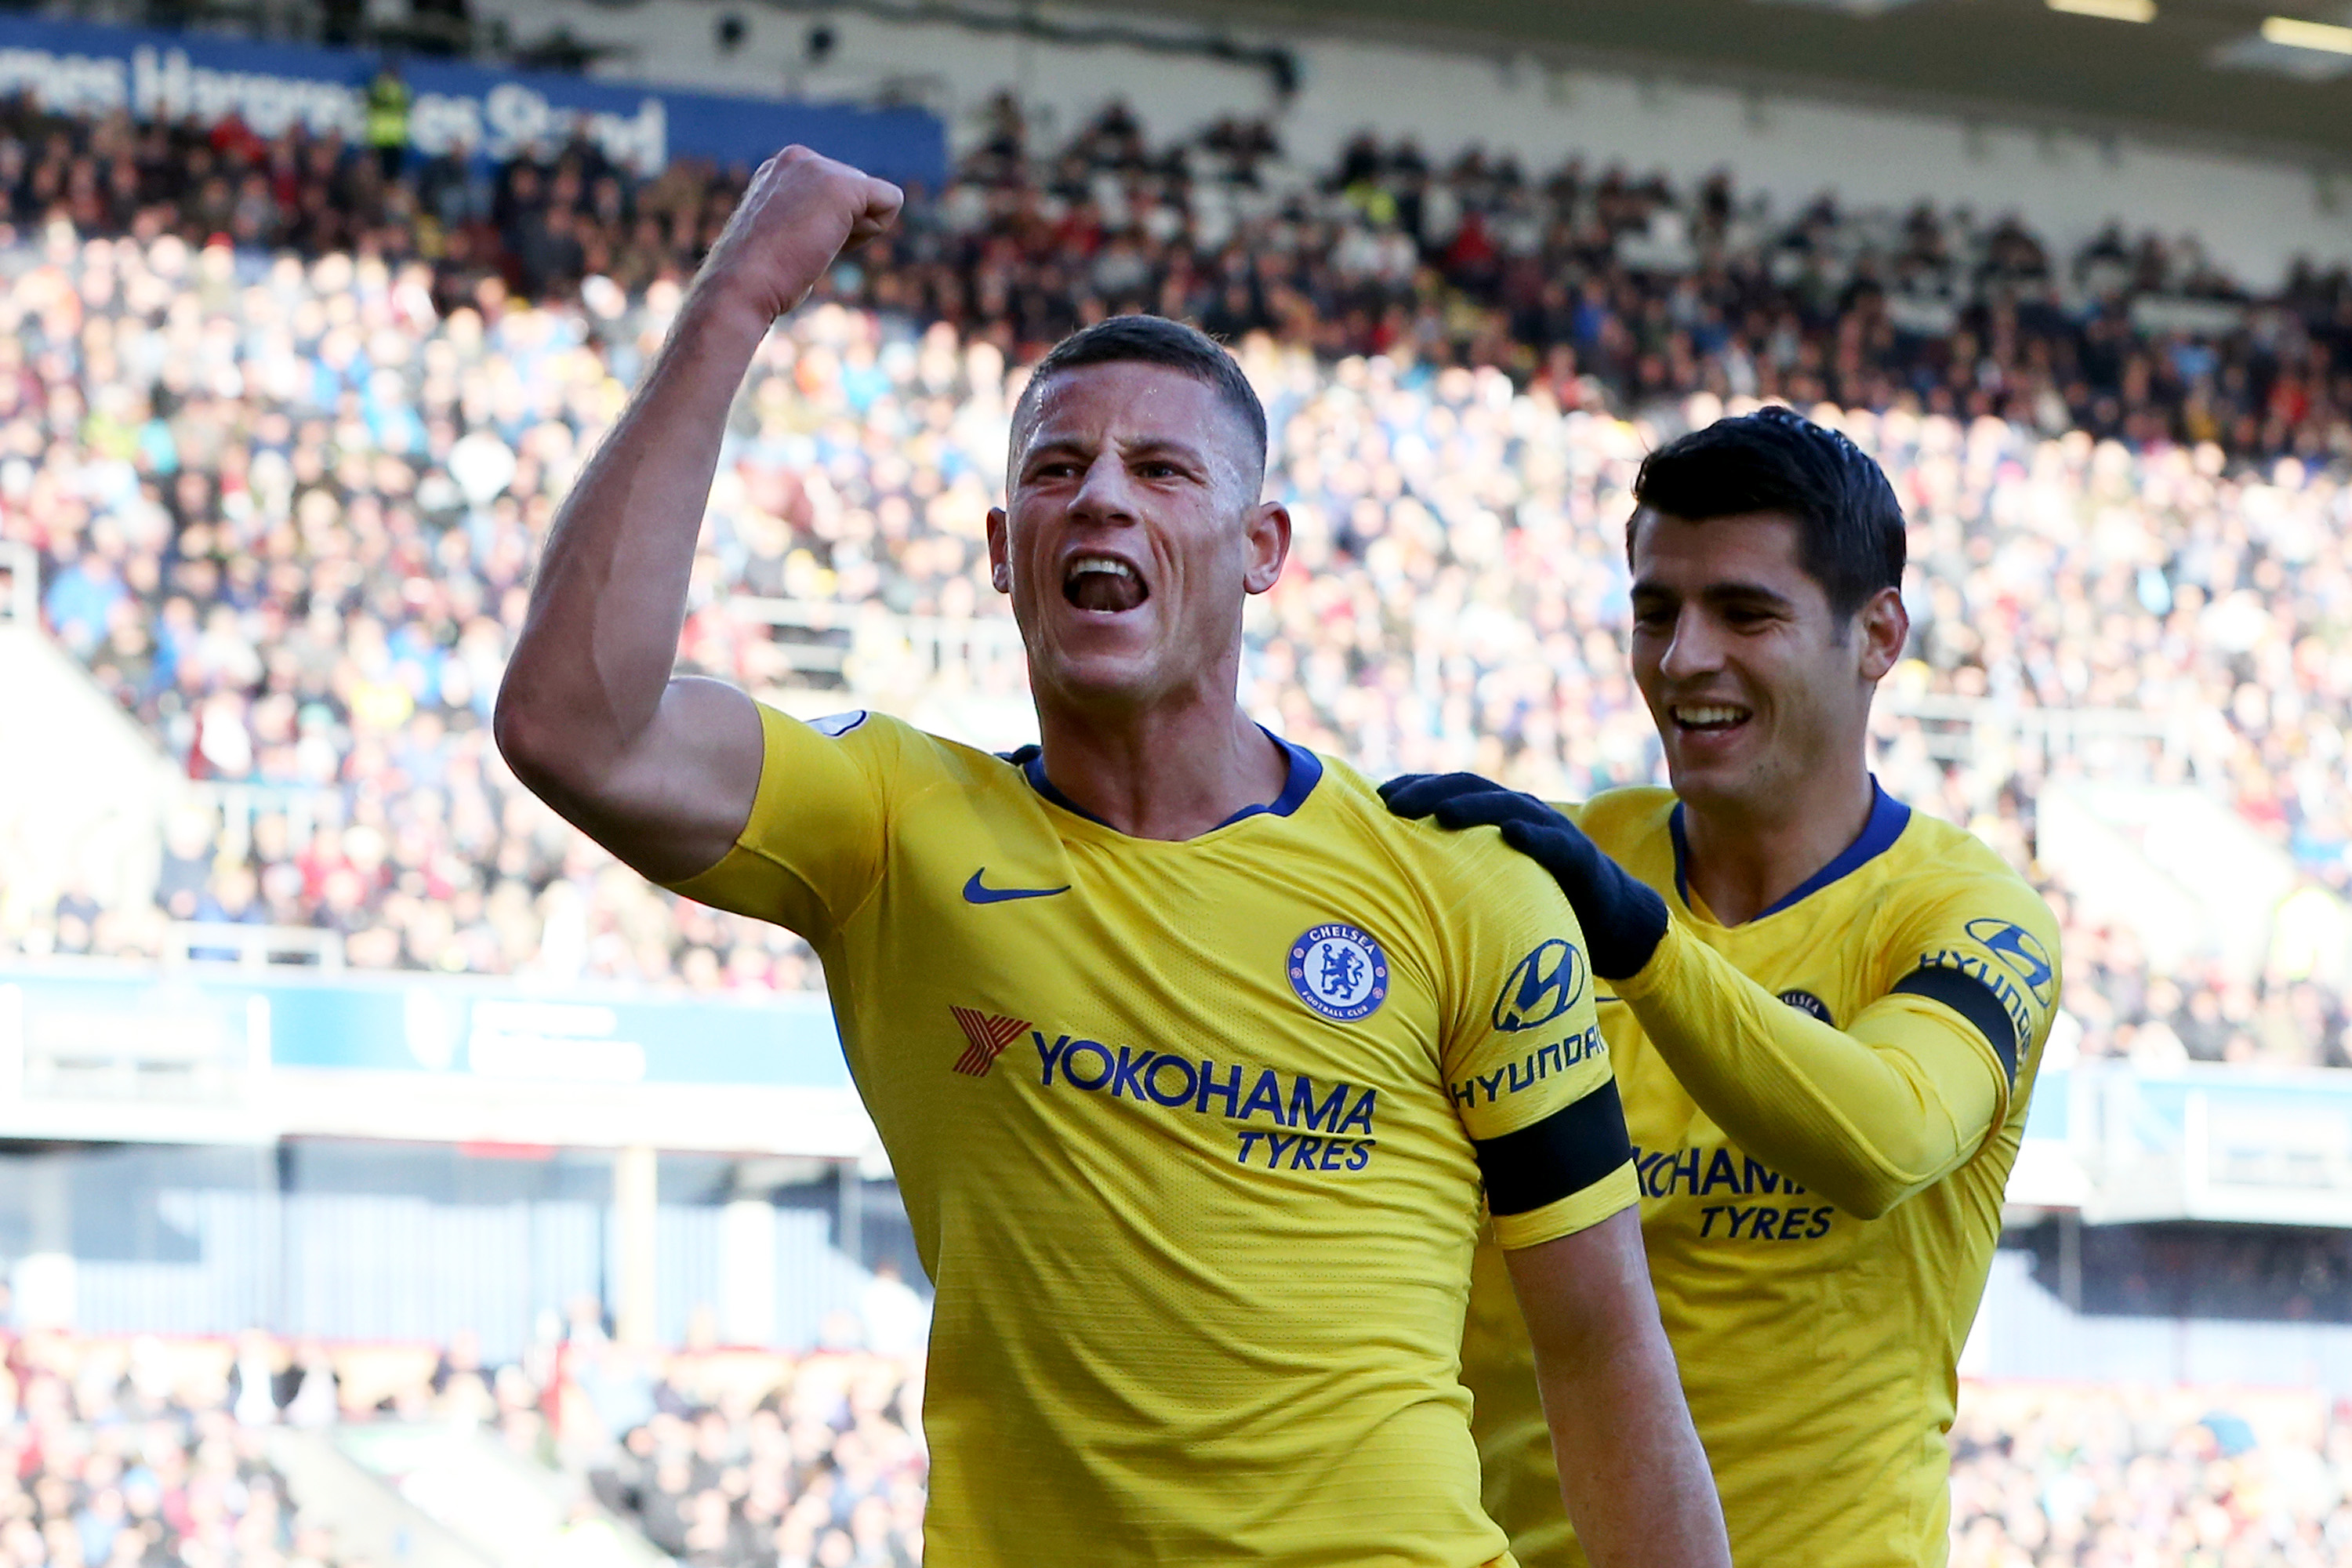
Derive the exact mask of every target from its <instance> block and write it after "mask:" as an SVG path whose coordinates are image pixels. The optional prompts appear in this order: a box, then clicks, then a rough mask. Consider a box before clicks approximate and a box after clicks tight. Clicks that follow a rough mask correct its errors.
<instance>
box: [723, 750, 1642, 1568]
mask: <svg viewBox="0 0 2352 1568" xmlns="http://www.w3.org/2000/svg"><path fill="white" fill-rule="evenodd" d="M761 721H762V723H763V725H764V728H765V733H766V746H767V754H766V762H765V764H764V770H763V772H762V774H761V781H760V788H759V795H758V799H757V804H756V805H754V807H753V809H752V813H751V820H750V822H749V824H748V825H747V826H745V828H744V830H743V833H742V835H741V837H740V839H739V841H738V846H737V847H736V849H735V850H734V851H733V852H732V853H731V854H730V855H729V857H728V858H726V859H725V860H723V861H722V862H720V863H719V866H718V867H716V868H713V869H711V870H710V871H708V872H705V873H704V874H703V875H702V876H700V877H698V878H696V879H693V880H692V881H690V882H688V883H685V884H682V885H681V886H680V888H679V891H681V892H683V893H686V894H688V895H689V896H691V897H693V898H696V899H699V900H703V901H705V902H708V903H713V904H717V905H719V906H722V907H724V908H728V909H732V910H740V911H742V912H744V913H747V914H751V915H756V916H760V917H762V918H764V919H768V920H772V921H777V922H779V923H781V924H783V925H786V926H789V927H791V928H792V929H793V930H794V931H800V932H802V933H803V935H805V936H806V937H807V938H808V939H809V941H810V942H811V943H812V944H813V945H814V947H815V948H816V950H817V952H818V953H819V954H820V955H821V956H822V957H823V959H824V969H825V977H826V982H827V984H828V986H829V987H830V989H831V993H832V999H833V1006H834V1014H835V1018H836V1020H837V1021H838V1023H839V1026H840V1030H841V1038H842V1044H843V1047H844V1050H845V1053H846V1055H847V1058H848V1061H849V1066H850V1069H851V1071H852V1073H853V1075H854V1076H855V1078H856V1081H857V1085H858V1089H859V1090H860V1092H861V1093H862V1094H863V1096H864V1098H865V1100H866V1106H867V1108H868V1109H869V1110H870V1111H871V1112H872V1114H873V1117H874V1121H875V1125H876V1126H877V1128H878V1129H879V1130H880V1132H881V1135H882V1139H883V1142H884V1144H885V1146H886V1147H887V1149H888V1151H889V1153H890V1157H891V1160H892V1163H894V1165H895V1166H896V1168H897V1172H898V1181H899V1184H900V1187H901V1189H902V1191H903V1193H904V1195H905V1199H906V1203H907V1209H908V1215H909V1217H910V1218H911V1219H912V1221H913V1224H914V1231H915V1240H916V1245H917V1247H918V1248H919V1252H920V1254H921V1257H922V1260H923V1265H924V1267H925V1268H927V1269H928V1270H929V1273H930V1276H931V1279H932V1281H933V1283H934V1285H935V1286H936V1288H937V1290H938V1299H937V1302H936V1306H935V1310H934V1314H933V1321H932V1335H931V1360H930V1364H929V1373H928V1378H927V1383H926V1388H925V1401H924V1415H923V1419H924V1427H925V1431H926V1433H927V1435H928V1436H929V1443H930V1447H931V1451H932V1463H933V1468H932V1472H931V1490H930V1500H929V1513H928V1516H927V1518H926V1521H925V1531H924V1533H925V1542H926V1549H927V1550H926V1559H927V1561H928V1562H929V1563H933V1564H936V1565H940V1568H962V1565H966V1564H982V1565H991V1568H993V1565H997V1564H1003V1565H1006V1568H1012V1565H1016V1564H1017V1565H1021V1568H1030V1565H1034V1564H1038V1563H1064V1562H1071V1563H1076V1562H1084V1563H1134V1564H1158V1563H1240V1562H1253V1563H1310V1562H1311V1563H1349V1564H1370V1563H1390V1564H1400V1565H1402V1564H1415V1565H1419V1564H1428V1565H1432V1568H1438V1565H1443V1568H1470V1565H1472V1564H1477V1563H1492V1562H1507V1561H1508V1558H1507V1542H1506V1540H1505V1537H1504V1535H1503V1532H1502V1531H1500V1530H1499V1529H1497V1528H1496V1526H1495V1524H1494V1523H1493V1522H1492V1521H1489V1520H1488V1519H1487V1518H1486V1515H1485V1514H1484V1512H1483V1511H1482V1510H1481V1509H1480V1507H1479V1500H1478V1489H1479V1474H1478V1458H1477V1453H1476V1449H1475V1445H1474V1443H1473V1441H1472V1438H1471V1436H1470V1426H1469V1396H1468V1395H1467V1394H1466V1393H1465V1391H1464V1390H1463V1388H1462V1386H1461V1384H1460V1381H1459V1376H1458V1370H1459V1363H1458V1356H1459V1352H1460V1347H1461V1342H1462V1326H1463V1313H1464V1310H1465V1300H1466V1298H1467V1295H1468V1287H1469V1270H1470V1258H1471V1254H1472V1250H1473V1246H1474V1242H1475V1237H1476V1235H1477V1231H1478V1226H1479V1223H1480V1215H1481V1207H1480V1203H1481V1193H1482V1178H1483V1190H1484V1192H1485V1193H1486V1195H1487V1197H1488V1198H1489V1199H1490V1201H1491V1207H1492V1209H1493V1210H1494V1212H1495V1213H1496V1214H1497V1215H1500V1216H1501V1217H1500V1218H1498V1219H1497V1220H1496V1225H1497V1226H1498V1227H1499V1230H1500V1232H1501V1234H1502V1236H1503V1239H1504V1241H1505V1243H1506V1244H1507V1245H1512V1246H1528V1245H1534V1244H1536V1243H1538V1242H1541V1241H1545V1240H1549V1239H1551V1238H1553V1237H1559V1236H1564V1235H1568V1234H1570V1233H1571V1232H1573V1231H1576V1230H1579V1229H1581V1228H1583V1227H1585V1226H1591V1225H1593V1224H1597V1223H1598V1222H1600V1221H1601V1220H1602V1219H1604V1218H1606V1217H1607V1216H1608V1215H1612V1214H1614V1213H1617V1212H1619V1211H1620V1210H1622V1209H1624V1208H1628V1207H1631V1206H1632V1205H1633V1202H1634V1201H1635V1194H1634V1181H1633V1166H1632V1163H1631V1161H1630V1159H1629V1157H1628V1148H1627V1144H1626V1141H1625V1136H1624V1132H1623V1124H1622V1112H1621V1111H1620V1110H1619V1108H1618V1104H1617V1098H1616V1093H1615V1089H1614V1088H1613V1086H1612V1081H1611V1077H1610V1072H1609V1064H1608V1058H1607V1055H1606V1051H1605V1048H1604V1047H1603V1045H1602V1042H1601V1032H1600V1028H1599V1025H1598V1021H1597V1018H1596V1016H1595V1012H1594V1000H1593V990H1592V986H1591V984H1590V979H1589V975H1590V971H1589V970H1588V969H1587V968H1586V966H1585V963H1584V960H1583V952H1582V944H1581V935H1580V932H1579V931H1577V930H1576V927H1575V923H1574V917H1573V916H1572V915H1571V914H1570V911H1569V910H1568V907H1567V904H1566V902H1565V900H1562V899H1561V898H1560V897H1559V893H1558V891H1557V890H1556V889H1554V888H1553V887H1552V885H1551V883H1550V880H1549V878H1547V877H1545V876H1544V874H1543V873H1542V871H1541V870H1540V869H1538V868H1537V867H1535V866H1534V865H1533V864H1532V863H1530V862H1528V861H1527V860H1525V859H1523V858H1520V857H1519V856H1517V855H1515V854H1513V853H1512V852H1510V851H1509V850H1508V849H1507V848H1505V847H1503V846H1502V845H1501V844H1500V843H1499V842H1492V843H1490V844H1489V845H1488V846H1486V847H1481V848H1479V849H1477V850H1475V851H1474V852H1471V853H1466V854H1465V853H1464V848H1463V846H1462V844H1461V843H1460V841H1459V840H1458V839H1455V838H1454V837H1453V836H1451V835H1448V834H1445V833H1444V832H1442V831H1440V830H1437V829H1435V828H1433V827H1431V826H1426V825H1423V824H1409V823H1403V822H1400V821H1398V820H1396V819H1395V818H1393V817H1391V816H1390V815H1389V814H1388V812H1387V811H1386V810H1385V809H1384V808H1383V807H1382V806H1381V802H1380V799H1379V797H1378V796H1377V795H1374V794H1373V793H1372V790H1371V788H1370V786H1369V785H1368V784H1366V783H1365V782H1364V781H1363V780H1362V779H1361V778H1360V777H1359V776H1357V775H1356V774H1354V773H1350V772H1349V771H1347V770H1346V769H1344V768H1342V767H1341V766H1339V764H1336V763H1327V762H1325V761H1323V760H1321V759H1319V758H1318V757H1316V756H1315V755H1314V754H1313V753H1311V752H1306V751H1304V750H1301V749H1298V748H1296V747H1292V748H1288V751H1289V769H1290V771H1289V783H1288V785H1287V787H1286V789H1285V790H1284V792H1283V794H1282V795H1281V797H1280V798H1279V799H1277V800H1276V801H1275V802H1274V803H1273V804H1272V805H1270V806H1266V807H1257V808H1253V809H1252V810H1250V811H1246V812H1244V813H1242V814H1240V815H1239V816H1236V817H1234V819H1233V820H1232V821H1230V822H1227V823H1225V824H1223V826H1219V827H1218V828H1216V829H1215V830H1214V831H1213V832H1210V833H1208V834H1205V835H1203V836H1202V837H1197V838H1194V839H1192V840H1189V841H1186V842H1182V843H1166V842H1160V841H1155V840H1148V839H1138V838H1131V837H1126V836H1125V835H1122V834H1120V833H1118V832H1117V831H1115V830H1113V829H1112V828H1110V827H1109V826H1107V825H1106V824H1104V823H1102V822H1100V821H1098V820H1097V819H1095V818H1092V817H1090V816H1088V815H1087V814H1086V813H1085V812H1083V811H1082V810H1079V809H1078V808H1076V806H1074V805H1071V804H1070V803H1069V802H1067V801H1066V799H1064V798H1063V797H1061V796H1060V795H1058V794H1057V793H1056V792H1055V790H1054V788H1053V785H1052V784H1051V783H1050V781H1048V780H1047V779H1046V777H1045V772H1044V769H1043V767H1042V765H1041V764H1040V763H1039V761H1038V759H1037V757H1036V755H1035V749H1034V748H1030V749H1028V750H1027V751H1026V752H1017V753H1014V754H1013V756H1012V757H1009V758H1000V757H996V756H992V755H990V754H988V753H986V752H976V751H972V750H970V749H968V748H965V747H962V746H958V745H954V744H951V743H950V742H945V741H941V740H939V739H937V738H935V737H933V736H930V735H927V734H924V733H922V732H921V731H917V730H914V729H912V728H910V727H908V726H907V725H905V724H903V723H900V722H898V721H895V720H891V719H887V718H883V717H880V716H878V715H877V716H872V717H868V716H866V715H845V716H843V717H842V718H840V719H837V720H832V721H824V722H823V723H821V724H820V725H818V726H815V727H810V726H805V725H803V724H801V723H799V722H798V721H794V720H792V719H788V718H786V717H784V716H783V715H782V714H780V713H776V712H774V711H772V710H762V714H761Z"/></svg>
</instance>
